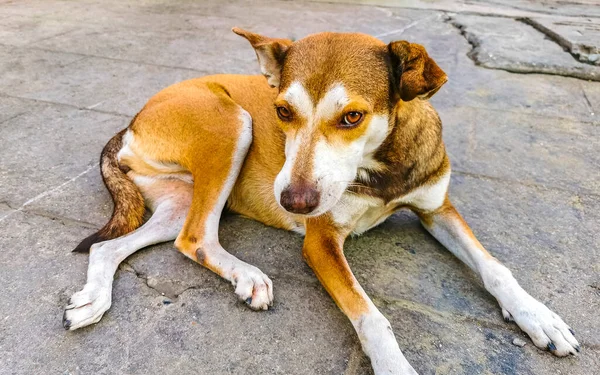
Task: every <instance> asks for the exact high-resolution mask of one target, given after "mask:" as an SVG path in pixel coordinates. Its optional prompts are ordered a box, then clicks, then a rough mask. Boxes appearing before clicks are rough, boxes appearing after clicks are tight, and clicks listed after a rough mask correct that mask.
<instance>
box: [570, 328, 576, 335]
mask: <svg viewBox="0 0 600 375" xmlns="http://www.w3.org/2000/svg"><path fill="white" fill-rule="evenodd" d="M569 332H571V334H572V335H573V336H575V331H573V328H569Z"/></svg>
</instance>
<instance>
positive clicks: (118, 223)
mask: <svg viewBox="0 0 600 375" xmlns="http://www.w3.org/2000/svg"><path fill="white" fill-rule="evenodd" d="M134 121H135V118H134ZM132 123H133V121H132ZM126 131H127V129H124V130H122V131H121V132H119V133H118V134H117V135H115V136H114V137H112V138H111V140H110V141H108V143H107V144H106V146H104V149H103V150H102V154H101V156H100V170H101V172H102V179H103V180H104V185H105V186H106V188H107V189H108V191H109V192H110V195H111V196H112V200H113V203H114V207H113V213H112V217H111V218H110V220H109V221H108V223H106V225H105V226H103V227H102V229H100V230H99V231H98V232H96V233H94V234H92V235H91V236H89V237H87V238H86V239H84V240H83V241H81V243H80V244H79V245H77V247H76V248H75V249H74V250H73V251H75V252H82V253H83V252H88V251H89V250H90V247H91V246H92V245H93V244H95V243H97V242H102V241H106V240H111V239H113V238H117V237H121V236H123V235H125V234H127V233H129V232H132V231H134V230H135V229H137V228H139V227H140V226H141V225H142V223H143V221H144V212H145V210H146V208H145V204H144V197H142V193H141V192H140V190H139V189H138V187H137V186H136V185H135V183H134V182H133V181H132V180H131V179H130V178H129V177H127V175H126V174H125V172H124V171H123V170H121V168H120V166H119V161H118V160H117V153H118V152H119V150H121V148H122V147H123V135H124V134H125V132H126Z"/></svg>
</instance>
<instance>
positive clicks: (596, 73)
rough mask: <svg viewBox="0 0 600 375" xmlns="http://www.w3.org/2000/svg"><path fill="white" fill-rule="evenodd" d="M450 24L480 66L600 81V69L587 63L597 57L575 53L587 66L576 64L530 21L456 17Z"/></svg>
mask: <svg viewBox="0 0 600 375" xmlns="http://www.w3.org/2000/svg"><path fill="white" fill-rule="evenodd" d="M449 22H451V24H452V25H454V26H455V27H457V28H458V29H459V30H460V32H461V34H462V35H464V36H465V38H466V39H467V40H468V42H469V43H470V44H471V45H472V46H473V49H472V50H471V51H470V52H469V57H470V58H471V59H473V61H474V62H475V63H476V64H477V65H479V66H483V67H486V68H490V69H502V70H506V71H509V72H512V73H541V74H552V75H560V76H565V77H575V78H580V79H585V80H592V81H600V67H599V66H595V65H593V64H587V63H586V62H588V60H589V59H590V58H592V59H594V61H595V59H596V58H595V57H593V56H595V54H593V53H588V54H582V53H581V50H575V49H573V52H572V53H573V54H574V55H576V56H577V57H578V58H579V59H580V60H584V62H581V61H579V60H576V59H575V58H574V57H573V56H571V54H569V53H565V52H564V51H563V47H561V46H560V45H559V44H557V43H556V42H555V41H553V40H550V39H548V38H547V37H546V34H543V33H541V32H539V30H540V27H533V26H532V21H531V20H530V19H522V20H521V19H510V18H499V17H487V16H474V15H456V16H452V17H450V18H449ZM535 25H538V24H535ZM598 25H600V23H599V24H598ZM599 27H600V26H599ZM598 57H600V55H598Z"/></svg>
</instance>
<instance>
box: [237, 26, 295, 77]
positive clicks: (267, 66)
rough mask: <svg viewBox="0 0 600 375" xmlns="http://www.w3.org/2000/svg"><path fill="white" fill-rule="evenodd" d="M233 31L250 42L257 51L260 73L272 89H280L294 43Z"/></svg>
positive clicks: (243, 31) (238, 30)
mask: <svg viewBox="0 0 600 375" xmlns="http://www.w3.org/2000/svg"><path fill="white" fill-rule="evenodd" d="M231 31H233V32H234V33H236V34H238V35H241V36H243V37H244V38H246V39H247V40H248V41H249V42H250V44H251V45H252V47H253V48H254V51H256V57H257V58H258V64H259V65H260V71H261V72H262V74H264V75H265V77H267V82H268V83H269V85H271V87H279V80H280V78H281V68H282V66H283V60H284V59H285V54H286V52H287V50H288V48H289V46H291V45H292V43H293V42H292V41H291V40H289V39H274V38H267V37H266V36H262V35H258V34H255V33H251V32H250V31H246V30H242V29H239V28H237V27H234V28H233V29H231Z"/></svg>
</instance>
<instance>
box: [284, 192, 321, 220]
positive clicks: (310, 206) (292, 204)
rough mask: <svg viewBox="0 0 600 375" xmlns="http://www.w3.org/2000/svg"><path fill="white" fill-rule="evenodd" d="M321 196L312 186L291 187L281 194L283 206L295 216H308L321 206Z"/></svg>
mask: <svg viewBox="0 0 600 375" xmlns="http://www.w3.org/2000/svg"><path fill="white" fill-rule="evenodd" d="M319 198H320V194H319V192H318V191H317V189H315V188H314V187H311V186H310V185H290V186H288V187H287V188H285V190H283V191H282V192H281V200H280V201H281V205H282V206H283V208H285V209H286V210H287V211H289V212H292V213H294V214H308V213H311V212H312V211H314V209H315V208H317V206H318V205H319Z"/></svg>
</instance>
